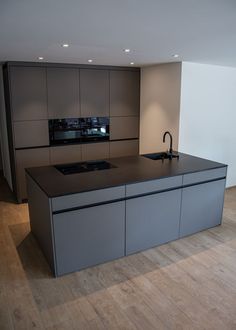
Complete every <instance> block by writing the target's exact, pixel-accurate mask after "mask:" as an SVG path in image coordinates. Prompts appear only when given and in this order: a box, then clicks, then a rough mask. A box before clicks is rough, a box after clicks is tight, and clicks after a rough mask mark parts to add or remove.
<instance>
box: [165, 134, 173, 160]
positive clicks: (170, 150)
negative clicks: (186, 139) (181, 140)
mask: <svg viewBox="0 0 236 330" xmlns="http://www.w3.org/2000/svg"><path fill="white" fill-rule="evenodd" d="M166 135H169V137H170V148H169V150H168V151H169V153H170V154H172V152H173V149H172V142H173V138H172V135H171V134H170V132H169V131H166V132H165V133H164V135H163V143H165V140H166Z"/></svg>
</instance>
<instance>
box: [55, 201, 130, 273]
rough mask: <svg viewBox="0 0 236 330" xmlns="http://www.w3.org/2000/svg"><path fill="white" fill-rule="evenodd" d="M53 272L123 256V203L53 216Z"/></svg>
mask: <svg viewBox="0 0 236 330" xmlns="http://www.w3.org/2000/svg"><path fill="white" fill-rule="evenodd" d="M53 226H54V239H55V249H56V260H57V275H62V274H65V273H69V272H73V271H76V270H80V269H83V268H86V267H89V266H93V265H96V264H99V263H102V262H105V261H108V260H112V259H115V258H119V257H122V256H124V248H125V242H124V236H125V202H116V203H111V204H104V205H100V206H96V207H90V208H85V209H81V210H77V211H71V212H65V213H60V214H56V215H54V216H53Z"/></svg>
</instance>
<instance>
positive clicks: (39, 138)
mask: <svg viewBox="0 0 236 330" xmlns="http://www.w3.org/2000/svg"><path fill="white" fill-rule="evenodd" d="M13 130H14V140H15V148H29V147H37V146H48V145H49V135H48V121H47V120H33V121H17V122H14V124H13Z"/></svg>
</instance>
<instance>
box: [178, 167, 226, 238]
mask: <svg viewBox="0 0 236 330" xmlns="http://www.w3.org/2000/svg"><path fill="white" fill-rule="evenodd" d="M224 170H226V168H224ZM213 171H214V170H213ZM210 172H211V171H208V173H209V174H208V175H210ZM200 174H201V172H200ZM224 192H225V179H222V180H217V181H213V182H208V183H203V184H197V185H193V186H191V187H186V188H183V194H182V208H181V221H180V237H183V236H187V235H191V234H193V233H196V232H199V231H201V230H204V229H207V228H211V227H214V226H217V225H219V224H220V223H221V219H222V212H223V203H224Z"/></svg>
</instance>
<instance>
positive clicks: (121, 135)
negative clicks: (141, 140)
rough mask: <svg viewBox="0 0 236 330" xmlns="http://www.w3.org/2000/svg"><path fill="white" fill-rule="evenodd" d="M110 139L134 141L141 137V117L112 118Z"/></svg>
mask: <svg viewBox="0 0 236 330" xmlns="http://www.w3.org/2000/svg"><path fill="white" fill-rule="evenodd" d="M110 131H111V132H110V139H111V140H119V139H132V138H138V137H139V117H111V118H110Z"/></svg>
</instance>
